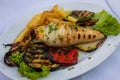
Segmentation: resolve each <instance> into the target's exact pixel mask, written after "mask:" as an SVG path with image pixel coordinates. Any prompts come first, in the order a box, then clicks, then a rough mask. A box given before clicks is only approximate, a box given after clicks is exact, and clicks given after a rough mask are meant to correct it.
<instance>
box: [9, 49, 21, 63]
mask: <svg viewBox="0 0 120 80" xmlns="http://www.w3.org/2000/svg"><path fill="white" fill-rule="evenodd" d="M22 55H23V53H20V52H18V51H17V52H15V53H12V55H11V56H10V57H9V58H10V60H11V61H13V62H14V63H16V64H20V63H21V62H22V61H23V58H22Z"/></svg>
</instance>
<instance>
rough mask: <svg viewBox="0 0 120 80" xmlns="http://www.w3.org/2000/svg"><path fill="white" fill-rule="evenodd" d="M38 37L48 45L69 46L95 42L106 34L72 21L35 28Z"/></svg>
mask: <svg viewBox="0 0 120 80" xmlns="http://www.w3.org/2000/svg"><path fill="white" fill-rule="evenodd" d="M35 32H36V36H37V39H39V40H40V41H42V42H44V43H45V44H47V45H48V46H59V47H68V46H72V45H75V44H80V43H85V42H93V41H97V40H100V39H103V38H104V37H105V36H104V35H103V34H102V33H101V32H99V31H97V30H90V29H86V28H83V27H79V26H77V25H75V24H73V23H70V22H64V24H62V23H60V22H59V23H57V22H56V23H50V24H48V25H44V26H40V27H38V28H36V29H35Z"/></svg>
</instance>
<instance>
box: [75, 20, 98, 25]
mask: <svg viewBox="0 0 120 80" xmlns="http://www.w3.org/2000/svg"><path fill="white" fill-rule="evenodd" d="M97 21H98V20H97V19H90V20H87V21H82V22H77V24H78V25H80V26H91V25H94V24H95V23H96V22H97Z"/></svg>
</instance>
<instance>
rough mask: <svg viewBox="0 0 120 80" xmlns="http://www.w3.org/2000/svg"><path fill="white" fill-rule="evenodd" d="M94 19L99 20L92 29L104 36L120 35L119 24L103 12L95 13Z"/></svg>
mask: <svg viewBox="0 0 120 80" xmlns="http://www.w3.org/2000/svg"><path fill="white" fill-rule="evenodd" d="M94 18H95V19H98V20H99V21H98V22H97V23H96V24H95V28H94V29H96V30H98V31H100V32H102V33H103V34H104V35H117V34H119V33H120V24H119V22H118V21H117V19H116V18H115V17H113V16H112V15H111V14H109V13H107V12H106V11H105V10H102V11H101V12H98V13H95V15H94Z"/></svg>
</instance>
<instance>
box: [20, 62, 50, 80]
mask: <svg viewBox="0 0 120 80" xmlns="http://www.w3.org/2000/svg"><path fill="white" fill-rule="evenodd" d="M41 69H42V71H41V72H37V71H35V70H34V69H32V68H30V67H29V66H27V65H26V64H25V63H24V62H22V63H20V68H19V69H18V71H19V73H21V74H22V76H26V77H28V78H30V79H32V80H36V79H37V78H40V77H44V76H47V75H48V74H49V73H50V71H49V69H48V68H47V67H46V66H43V67H42V68H41Z"/></svg>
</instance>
